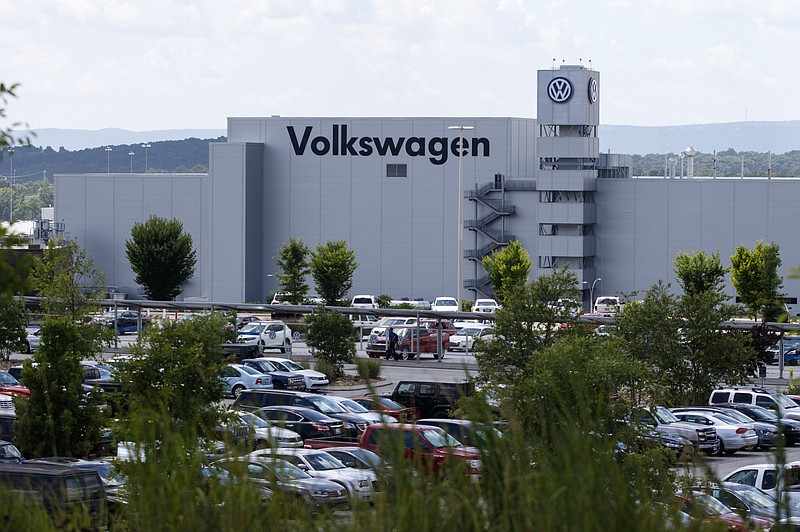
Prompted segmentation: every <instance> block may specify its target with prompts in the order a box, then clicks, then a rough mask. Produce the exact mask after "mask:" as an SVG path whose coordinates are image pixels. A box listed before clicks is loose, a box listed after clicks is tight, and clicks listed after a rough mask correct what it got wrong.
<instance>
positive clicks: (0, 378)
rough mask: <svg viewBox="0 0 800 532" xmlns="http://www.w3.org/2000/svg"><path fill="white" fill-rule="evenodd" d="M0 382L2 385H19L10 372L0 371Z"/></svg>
mask: <svg viewBox="0 0 800 532" xmlns="http://www.w3.org/2000/svg"><path fill="white" fill-rule="evenodd" d="M0 384H2V385H3V386H19V381H18V380H17V379H15V378H14V377H12V376H11V374H10V373H7V372H5V371H0Z"/></svg>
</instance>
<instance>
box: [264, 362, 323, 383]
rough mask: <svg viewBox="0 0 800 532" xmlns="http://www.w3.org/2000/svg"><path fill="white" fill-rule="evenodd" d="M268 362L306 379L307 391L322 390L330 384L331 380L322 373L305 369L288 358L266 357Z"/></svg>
mask: <svg viewBox="0 0 800 532" xmlns="http://www.w3.org/2000/svg"><path fill="white" fill-rule="evenodd" d="M264 358H265V359H266V360H268V361H270V362H272V364H273V365H274V366H275V367H276V368H278V369H279V370H281V371H286V372H289V373H299V374H300V375H302V376H303V378H304V379H305V385H306V390H314V389H317V388H322V387H324V386H327V385H328V384H330V380H329V379H328V376H327V375H325V374H324V373H322V372H320V371H315V370H313V369H308V368H304V367H303V366H301V365H300V364H298V363H297V362H295V361H294V360H289V359H288V358H278V357H264Z"/></svg>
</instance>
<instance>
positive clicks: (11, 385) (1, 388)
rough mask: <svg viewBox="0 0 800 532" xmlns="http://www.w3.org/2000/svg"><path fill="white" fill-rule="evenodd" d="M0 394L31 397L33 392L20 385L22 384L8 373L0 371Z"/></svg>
mask: <svg viewBox="0 0 800 532" xmlns="http://www.w3.org/2000/svg"><path fill="white" fill-rule="evenodd" d="M0 393H2V394H5V395H10V396H12V397H30V396H31V391H30V390H29V389H28V388H26V387H25V386H23V385H22V384H20V382H19V381H18V380H17V379H15V378H14V377H13V376H12V375H11V374H10V373H9V372H7V371H0Z"/></svg>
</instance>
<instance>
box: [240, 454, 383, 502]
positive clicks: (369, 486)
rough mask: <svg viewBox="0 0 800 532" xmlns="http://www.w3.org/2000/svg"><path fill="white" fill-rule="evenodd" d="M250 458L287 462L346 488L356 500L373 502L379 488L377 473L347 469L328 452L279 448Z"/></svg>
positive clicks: (250, 455) (313, 475)
mask: <svg viewBox="0 0 800 532" xmlns="http://www.w3.org/2000/svg"><path fill="white" fill-rule="evenodd" d="M248 456H249V457H251V458H258V457H262V456H266V457H271V458H280V459H281V460H286V461H287V462H289V463H290V464H292V465H294V466H297V467H299V468H300V469H302V470H303V471H305V472H306V473H308V474H309V475H311V476H312V477H314V478H322V479H325V480H330V481H331V482H336V483H337V484H339V485H341V486H344V487H345V488H346V489H347V493H348V494H349V495H350V497H351V498H353V499H358V500H362V501H371V500H373V498H374V496H375V488H374V487H375V486H376V485H377V484H378V483H377V480H378V477H377V475H376V474H375V472H373V471H370V470H367V469H354V468H351V467H347V466H345V465H344V464H343V463H341V462H340V461H339V460H337V459H336V458H334V457H333V456H331V455H330V454H328V453H327V452H325V451H321V450H317V449H285V448H278V449H271V450H261V451H253V452H252V453H250V454H249V455H248Z"/></svg>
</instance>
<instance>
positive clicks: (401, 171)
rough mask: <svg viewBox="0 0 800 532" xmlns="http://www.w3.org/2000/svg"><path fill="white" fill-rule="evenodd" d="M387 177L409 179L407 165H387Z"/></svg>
mask: <svg viewBox="0 0 800 532" xmlns="http://www.w3.org/2000/svg"><path fill="white" fill-rule="evenodd" d="M386 177H408V173H407V170H406V165H405V164H387V165H386Z"/></svg>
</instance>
